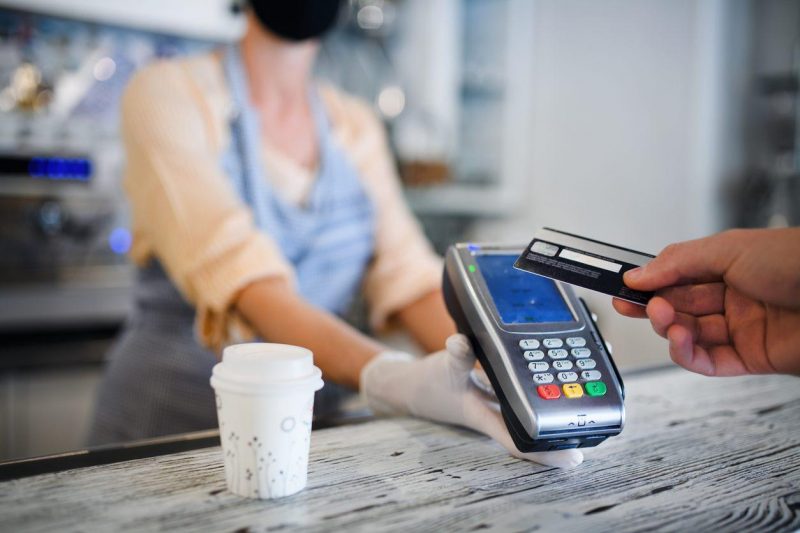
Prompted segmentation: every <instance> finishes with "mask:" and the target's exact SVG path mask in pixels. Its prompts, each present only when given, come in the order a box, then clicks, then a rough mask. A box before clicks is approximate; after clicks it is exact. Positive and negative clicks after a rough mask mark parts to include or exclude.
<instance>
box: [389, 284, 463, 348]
mask: <svg viewBox="0 0 800 533" xmlns="http://www.w3.org/2000/svg"><path fill="white" fill-rule="evenodd" d="M397 319H398V320H399V321H400V323H401V324H402V325H403V326H404V327H405V328H406V329H407V330H408V331H409V332H410V333H411V335H412V336H413V337H414V339H416V341H417V342H418V343H419V344H420V345H421V346H422V348H423V349H424V350H425V351H426V352H428V353H431V352H436V351H438V350H442V349H444V342H445V341H446V340H447V337H449V336H450V335H452V334H453V333H455V332H456V326H455V324H454V323H453V320H452V319H451V318H450V314H449V313H448V312H447V308H446V307H445V305H444V298H443V297H442V291H440V290H435V291H431V292H429V293H428V294H426V295H425V296H423V297H422V298H419V299H418V300H416V301H414V302H412V303H411V304H409V305H407V306H406V307H404V308H403V309H401V310H400V311H398V312H397Z"/></svg>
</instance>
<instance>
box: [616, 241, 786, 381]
mask: <svg viewBox="0 0 800 533" xmlns="http://www.w3.org/2000/svg"><path fill="white" fill-rule="evenodd" d="M625 283H626V284H627V285H628V286H629V287H631V288H633V289H639V290H644V291H656V296H655V297H654V298H653V299H651V300H650V303H649V304H648V305H647V308H646V309H645V308H643V307H641V306H638V305H634V304H631V303H629V302H624V301H622V300H614V307H615V308H616V309H617V311H619V312H620V313H622V314H624V315H626V316H632V317H640V318H644V317H645V316H646V317H648V318H649V319H650V322H651V323H652V325H653V329H654V330H655V331H656V333H658V334H659V335H661V336H662V337H665V338H667V339H669V351H670V355H671V356H672V359H673V361H675V362H676V363H678V364H679V365H681V366H683V367H685V368H687V369H689V370H692V371H693V372H698V373H700V374H705V375H708V376H735V375H740V374H765V373H789V374H800V228H787V229H780V230H774V229H773V230H732V231H726V232H724V233H719V234H717V235H712V236H711V237H706V238H704V239H697V240H694V241H687V242H683V243H678V244H673V245H671V246H668V247H667V248H665V249H664V251H662V252H661V253H660V254H659V255H658V257H656V258H655V259H653V260H652V261H651V262H650V263H648V264H647V265H645V266H644V267H641V268H639V269H636V270H631V271H629V272H626V274H625Z"/></svg>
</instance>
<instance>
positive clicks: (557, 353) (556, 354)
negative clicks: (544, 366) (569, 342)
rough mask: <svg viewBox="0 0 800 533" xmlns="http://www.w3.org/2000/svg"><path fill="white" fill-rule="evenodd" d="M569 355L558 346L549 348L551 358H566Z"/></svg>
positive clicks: (548, 354) (548, 353)
mask: <svg viewBox="0 0 800 533" xmlns="http://www.w3.org/2000/svg"><path fill="white" fill-rule="evenodd" d="M567 355H569V354H568V353H567V351H566V350H565V349H563V348H556V349H555V350H547V356H548V357H549V358H550V359H564V358H566V357H567Z"/></svg>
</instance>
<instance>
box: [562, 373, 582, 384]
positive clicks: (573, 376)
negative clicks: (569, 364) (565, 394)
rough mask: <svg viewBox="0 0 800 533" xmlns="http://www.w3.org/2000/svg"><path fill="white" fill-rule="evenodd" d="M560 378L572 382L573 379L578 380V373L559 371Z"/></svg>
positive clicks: (565, 381) (563, 381)
mask: <svg viewBox="0 0 800 533" xmlns="http://www.w3.org/2000/svg"><path fill="white" fill-rule="evenodd" d="M558 380H559V381H560V382H562V383H570V382H572V381H578V374H576V373H575V372H559V373H558Z"/></svg>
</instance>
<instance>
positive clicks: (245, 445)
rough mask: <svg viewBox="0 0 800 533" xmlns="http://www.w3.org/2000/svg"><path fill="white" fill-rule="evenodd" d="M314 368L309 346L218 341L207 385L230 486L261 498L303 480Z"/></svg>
mask: <svg viewBox="0 0 800 533" xmlns="http://www.w3.org/2000/svg"><path fill="white" fill-rule="evenodd" d="M321 375H322V372H321V371H320V369H319V368H317V367H315V366H314V361H313V356H312V353H311V351H310V350H307V349H305V348H300V347H298V346H289V345H287V344H268V343H251V344H237V345H234V346H229V347H227V348H225V350H224V352H223V355H222V362H221V363H218V364H217V365H215V366H214V370H213V373H212V376H211V386H212V387H213V388H214V391H215V393H216V397H217V419H218V420H219V431H220V440H221V441H222V453H223V456H224V459H225V479H226V481H227V484H228V489H229V490H230V491H231V492H233V493H234V494H238V495H240V496H246V497H248V498H261V499H268V498H280V497H283V496H289V495H291V494H295V493H296V492H299V491H301V490H302V489H303V488H304V487H305V486H306V481H307V479H308V450H309V445H310V440H311V415H312V412H313V409H314V392H315V391H317V390H319V389H321V388H322V385H323V383H322V378H321Z"/></svg>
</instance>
